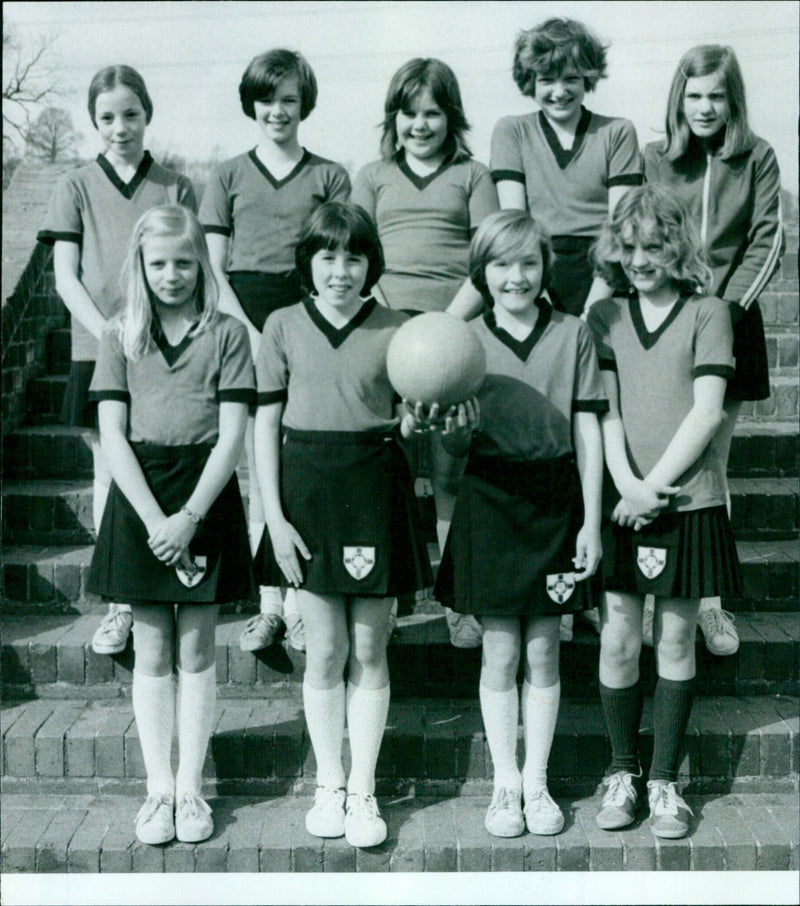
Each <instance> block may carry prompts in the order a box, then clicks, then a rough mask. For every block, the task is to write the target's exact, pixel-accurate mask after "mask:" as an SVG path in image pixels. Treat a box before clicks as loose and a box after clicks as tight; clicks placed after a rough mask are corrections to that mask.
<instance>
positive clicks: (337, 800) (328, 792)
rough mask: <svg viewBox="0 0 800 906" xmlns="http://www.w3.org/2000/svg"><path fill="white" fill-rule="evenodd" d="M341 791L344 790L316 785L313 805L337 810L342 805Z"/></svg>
mask: <svg viewBox="0 0 800 906" xmlns="http://www.w3.org/2000/svg"><path fill="white" fill-rule="evenodd" d="M343 793H344V790H340V789H335V788H332V787H327V786H318V787H317V791H316V793H315V794H314V805H316V806H317V807H319V808H320V809H325V810H328V809H330V810H333V809H336V810H337V811H338V810H339V809H340V808H341V807H342V805H343V802H342V800H343V798H344V796H343V795H342V794H343Z"/></svg>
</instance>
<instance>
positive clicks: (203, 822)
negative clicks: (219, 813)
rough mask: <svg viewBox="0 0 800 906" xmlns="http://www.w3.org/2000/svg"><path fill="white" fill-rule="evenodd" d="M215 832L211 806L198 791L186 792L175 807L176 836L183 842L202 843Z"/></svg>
mask: <svg viewBox="0 0 800 906" xmlns="http://www.w3.org/2000/svg"><path fill="white" fill-rule="evenodd" d="M213 833H214V819H213V818H212V817H211V806H210V805H209V804H208V803H207V802H206V801H205V799H203V798H202V796H198V795H197V793H184V794H183V796H181V798H180V800H179V801H178V806H177V808H176V809H175V836H176V837H177V838H178V840H180V841H181V843H200V842H202V841H203V840H208V838H209V837H210V836H211V835H212V834H213Z"/></svg>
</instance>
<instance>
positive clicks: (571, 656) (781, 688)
mask: <svg viewBox="0 0 800 906" xmlns="http://www.w3.org/2000/svg"><path fill="white" fill-rule="evenodd" d="M437 606H438V605H437ZM432 607H433V605H431V609H432ZM246 619H247V617H246V616H245V615H236V614H223V615H222V616H221V617H220V619H219V622H218V624H217V631H216V661H217V682H218V684H219V685H220V688H221V694H224V695H230V696H236V697H241V698H248V697H255V698H258V697H264V696H267V695H269V696H278V697H280V696H285V695H293V694H295V693H296V690H297V689H298V688H299V685H300V683H301V681H302V677H303V671H304V668H305V655H304V654H302V653H300V652H297V651H295V650H294V649H293V648H291V646H289V645H288V644H285V643H283V642H277V643H275V644H273V645H271V646H270V647H269V648H267V649H264V650H262V651H260V652H257V653H256V654H252V653H249V652H243V651H241V650H240V649H239V644H238V639H239V635H240V633H241V631H242V629H243V628H244V625H245V622H246ZM98 623H99V617H98V616H94V615H85V616H81V617H77V618H76V617H74V616H65V615H59V616H51V615H47V616H45V615H42V616H38V617H37V618H36V620H35V621H32V620H31V618H30V616H8V617H6V618H5V621H4V626H3V647H2V680H3V684H4V694H5V695H6V697H19V698H30V697H54V698H89V697H91V698H110V697H115V696H119V695H122V694H124V693H125V692H126V690H127V689H128V686H129V684H130V682H131V670H132V669H133V646H132V643H129V645H128V647H127V649H126V650H125V651H124V652H122V653H121V654H119V655H115V656H114V657H109V656H107V655H97V654H95V653H94V652H93V651H92V650H91V647H90V646H89V642H90V640H91V637H92V633H93V632H94V630H95V628H96V627H97V625H98ZM736 626H737V629H738V632H739V637H740V642H741V644H740V648H739V651H738V652H737V653H736V654H735V655H731V656H729V657H715V656H714V655H711V654H709V653H708V651H707V650H706V648H705V644H704V642H703V639H702V637H701V636H700V634H699V632H698V640H697V650H696V656H697V682H696V689H697V692H698V693H699V694H701V695H709V694H721V695H730V694H741V695H745V694H754V695H763V694H771V693H786V694H797V693H798V690H800V614H797V613H785V614H782V613H757V614H749V613H742V614H739V615H738V617H737V622H736ZM134 632H135V627H134ZM598 650H599V638H598V636H597V634H596V633H595V631H594V630H593V629H592V628H591V627H590V626H589V625H588V624H586V623H584V622H583V621H582V620H576V623H575V635H574V638H573V640H572V641H571V642H565V643H563V645H562V652H561V681H562V689H563V694H564V695H565V696H571V697H575V698H587V697H588V698H592V697H596V696H597V689H598V686H597V658H598ZM388 656H389V669H390V673H391V676H392V688H393V690H394V694H395V695H396V696H398V697H402V698H406V697H408V696H420V695H422V696H436V697H445V698H448V697H473V696H475V695H476V693H477V688H478V678H479V674H480V662H481V654H480V649H475V648H473V649H460V648H454V647H453V646H452V645H451V644H450V641H449V636H448V631H447V626H446V623H445V619H444V616H443V614H442V613H441V612H439V613H435V612H434V613H420V614H413V615H411V616H408V617H402V618H401V619H400V620H399V622H398V626H397V628H396V630H395V632H394V634H393V636H392V639H391V641H390V644H389V649H388ZM654 676H655V667H654V657H653V651H652V649H649V648H645V649H644V653H643V656H642V677H643V680H644V682H645V687H646V688H647V689H651V688H652V685H653V682H654Z"/></svg>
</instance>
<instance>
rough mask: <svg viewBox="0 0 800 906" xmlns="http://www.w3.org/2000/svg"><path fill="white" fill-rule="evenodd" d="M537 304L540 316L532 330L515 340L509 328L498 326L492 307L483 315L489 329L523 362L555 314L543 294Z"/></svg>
mask: <svg viewBox="0 0 800 906" xmlns="http://www.w3.org/2000/svg"><path fill="white" fill-rule="evenodd" d="M536 304H537V306H538V307H539V317H538V318H537V319H536V323H535V324H534V325H533V330H531V332H530V333H529V334H528V336H527V337H525V339H524V340H515V339H514V337H512V336H511V334H510V333H509V332H508V331H507V330H505V329H504V328H502V327H498V326H497V319H496V318H495V316H494V312H493V311H492V310H491V309H490V310H489V311H487V312H486V314H485V315H484V316H483V320H484V322H485V324H486V326H487V327H488V328H489V330H490V331H491V332H492V333H493V334H494V335H495V336H496V337H497V339H498V340H499V341H500V342H501V343H502V344H503V345H504V346H507V347H508V348H509V349H510V350H511V351H512V352H513V353H514V355H515V356H516V357H517V358H518V359H519V360H520V361H521V362H525V361H527V359H528V356H530V354H531V351H532V350H533V347H534V346H535V345H536V344H537V343H538V342H539V340H540V339H541V336H542V334H543V333H544V331H545V328H546V327H547V325H548V324H549V323H550V318H551V316H552V314H553V309H552V308H551V307H550V303H549V302H548V301H547V300H546V299H543V298H542V297H541V296H539V298H538V299H537V300H536Z"/></svg>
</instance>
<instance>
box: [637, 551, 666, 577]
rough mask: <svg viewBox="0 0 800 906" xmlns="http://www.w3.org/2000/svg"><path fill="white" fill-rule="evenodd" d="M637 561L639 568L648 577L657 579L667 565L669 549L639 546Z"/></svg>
mask: <svg viewBox="0 0 800 906" xmlns="http://www.w3.org/2000/svg"><path fill="white" fill-rule="evenodd" d="M637 552H638V556H637V557H636V562H637V564H638V565H639V569H640V570H641V571H642V572H643V573H644V574H645V576H647V578H648V579H655V577H656V576H660V575H661V573H662V572H664V567H665V566H666V565H667V549H666V548H665V547H639V548H637Z"/></svg>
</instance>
